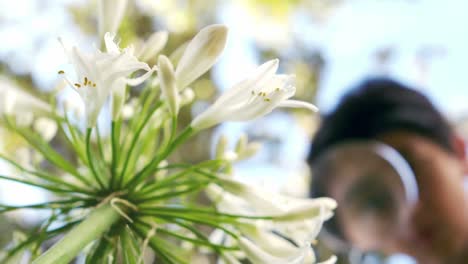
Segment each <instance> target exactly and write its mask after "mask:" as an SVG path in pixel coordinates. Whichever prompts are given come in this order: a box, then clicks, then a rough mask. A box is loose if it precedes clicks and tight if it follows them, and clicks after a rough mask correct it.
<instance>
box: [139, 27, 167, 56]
mask: <svg viewBox="0 0 468 264" xmlns="http://www.w3.org/2000/svg"><path fill="white" fill-rule="evenodd" d="M167 38H168V33H167V31H158V32H154V33H153V34H152V35H151V36H150V37H149V38H148V40H147V41H145V43H144V44H143V47H141V49H140V53H139V54H138V56H137V57H138V59H139V60H141V61H145V62H148V61H149V60H151V59H152V58H154V57H156V55H158V53H159V52H160V51H161V50H162V49H163V48H164V46H166V43H167Z"/></svg>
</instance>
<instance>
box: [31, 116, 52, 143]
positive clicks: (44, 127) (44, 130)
mask: <svg viewBox="0 0 468 264" xmlns="http://www.w3.org/2000/svg"><path fill="white" fill-rule="evenodd" d="M33 126H34V130H36V131H37V132H38V133H39V134H40V135H41V136H42V138H43V139H44V140H45V141H51V140H52V139H53V138H54V137H55V134H57V130H58V126H57V122H55V121H54V120H52V119H50V118H46V117H40V118H38V119H37V120H35V121H34V125H33Z"/></svg>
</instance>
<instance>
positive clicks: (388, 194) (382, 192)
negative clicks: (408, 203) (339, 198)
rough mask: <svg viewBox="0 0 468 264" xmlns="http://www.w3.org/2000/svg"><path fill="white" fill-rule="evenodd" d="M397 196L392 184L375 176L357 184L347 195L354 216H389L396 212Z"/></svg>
mask: <svg viewBox="0 0 468 264" xmlns="http://www.w3.org/2000/svg"><path fill="white" fill-rule="evenodd" d="M380 179H381V178H380ZM395 195H396V194H395V193H393V190H392V187H391V185H390V184H386V183H385V181H381V180H379V177H378V176H376V175H374V176H369V177H365V178H364V179H361V180H360V181H358V182H356V183H355V184H354V185H353V186H352V187H351V188H350V191H349V192H348V194H347V202H348V203H350V208H353V210H354V211H355V212H354V214H365V215H368V214H376V215H388V214H391V213H392V212H394V211H395V210H396V207H397V204H396V201H395V198H394V196H395Z"/></svg>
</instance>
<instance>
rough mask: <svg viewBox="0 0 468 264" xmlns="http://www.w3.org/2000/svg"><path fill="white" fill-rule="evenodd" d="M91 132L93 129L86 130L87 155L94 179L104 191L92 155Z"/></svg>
mask: <svg viewBox="0 0 468 264" xmlns="http://www.w3.org/2000/svg"><path fill="white" fill-rule="evenodd" d="M91 131H92V128H88V129H87V130H86V155H87V157H88V163H89V167H90V169H91V172H92V174H93V176H94V178H95V179H96V182H97V183H98V184H99V186H101V188H102V189H104V188H105V187H104V183H102V181H101V178H100V177H99V174H98V172H97V170H96V167H95V165H94V162H93V157H92V154H91Z"/></svg>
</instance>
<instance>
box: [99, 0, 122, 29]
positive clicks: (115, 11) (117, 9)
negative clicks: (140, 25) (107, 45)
mask: <svg viewBox="0 0 468 264" xmlns="http://www.w3.org/2000/svg"><path fill="white" fill-rule="evenodd" d="M126 7H127V0H99V1H98V12H99V16H98V27H99V36H100V37H102V36H103V35H104V34H105V33H106V32H112V33H117V30H118V29H119V26H120V22H121V21H122V18H123V16H124V14H125V10H126Z"/></svg>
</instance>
